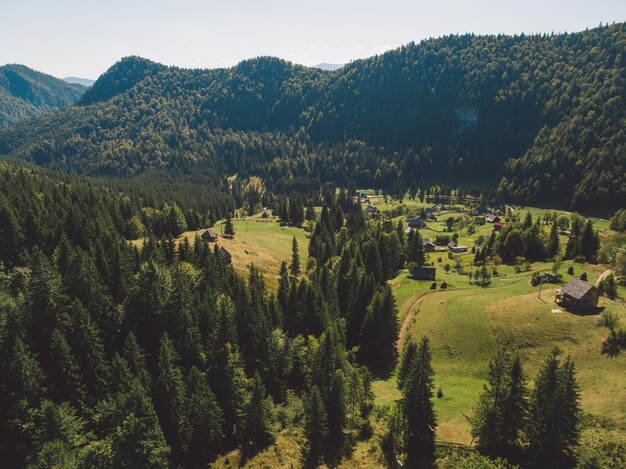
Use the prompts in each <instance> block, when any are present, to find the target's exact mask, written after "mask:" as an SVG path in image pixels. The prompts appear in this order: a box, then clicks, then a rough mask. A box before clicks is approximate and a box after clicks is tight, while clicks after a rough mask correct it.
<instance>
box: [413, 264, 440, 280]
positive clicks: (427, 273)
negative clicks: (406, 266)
mask: <svg viewBox="0 0 626 469" xmlns="http://www.w3.org/2000/svg"><path fill="white" fill-rule="evenodd" d="M436 271H437V270H436V269H435V268H434V267H413V272H411V273H412V275H413V278H414V279H415V280H435V274H436Z"/></svg>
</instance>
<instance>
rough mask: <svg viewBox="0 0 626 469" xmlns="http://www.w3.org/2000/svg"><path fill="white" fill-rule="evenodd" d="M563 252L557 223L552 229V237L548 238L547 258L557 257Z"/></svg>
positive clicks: (553, 224)
mask: <svg viewBox="0 0 626 469" xmlns="http://www.w3.org/2000/svg"><path fill="white" fill-rule="evenodd" d="M560 250H561V242H560V240H559V231H558V229H557V226H556V222H554V223H552V227H551V228H550V237H549V238H548V245H547V246H546V256H547V257H549V258H552V257H554V256H557V255H558V254H559V253H560Z"/></svg>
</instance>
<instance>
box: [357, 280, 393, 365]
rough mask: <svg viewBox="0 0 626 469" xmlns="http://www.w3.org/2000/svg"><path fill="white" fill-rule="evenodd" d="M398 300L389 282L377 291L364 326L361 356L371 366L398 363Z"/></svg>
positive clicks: (362, 327)
mask: <svg viewBox="0 0 626 469" xmlns="http://www.w3.org/2000/svg"><path fill="white" fill-rule="evenodd" d="M397 317H398V311H397V308H396V300H395V298H394V296H393V293H392V292H391V289H390V288H389V286H388V285H387V284H384V285H383V286H382V287H380V288H379V290H378V291H377V292H376V293H375V294H374V297H373V298H372V301H371V303H370V305H369V306H368V307H367V313H366V314H365V318H364V319H363V325H362V326H361V334H360V337H359V345H360V347H361V349H360V353H359V356H360V358H361V360H362V362H363V363H365V364H367V365H368V366H369V367H370V368H372V369H374V370H377V371H382V370H384V369H387V368H389V367H392V366H393V365H394V364H395V360H396V355H397V349H396V343H397V341H398V318H397Z"/></svg>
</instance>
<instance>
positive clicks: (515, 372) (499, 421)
mask: <svg viewBox="0 0 626 469" xmlns="http://www.w3.org/2000/svg"><path fill="white" fill-rule="evenodd" d="M524 409H525V402H524V383H523V376H522V369H521V362H520V361H519V357H516V358H515V359H514V360H512V359H511V357H510V356H509V355H508V354H507V353H506V352H505V351H504V350H500V351H499V352H498V353H497V354H496V356H495V357H494V358H493V359H492V360H491V362H490V363H489V372H488V376H487V384H486V385H485V386H484V388H483V391H482V393H481V395H480V397H479V400H478V402H477V404H476V407H475V409H474V414H473V416H472V417H471V418H470V423H471V426H472V437H474V438H477V439H478V443H477V445H476V448H477V449H478V451H479V452H480V453H482V454H484V455H486V456H490V457H511V456H514V455H515V453H516V451H517V450H518V449H519V448H518V447H517V445H518V436H519V434H520V432H521V431H522V429H523V424H524Z"/></svg>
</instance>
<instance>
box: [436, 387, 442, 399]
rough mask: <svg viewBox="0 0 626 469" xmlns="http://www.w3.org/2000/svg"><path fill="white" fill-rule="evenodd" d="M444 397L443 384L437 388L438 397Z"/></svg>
mask: <svg viewBox="0 0 626 469" xmlns="http://www.w3.org/2000/svg"><path fill="white" fill-rule="evenodd" d="M442 397H443V390H442V389H441V386H439V387H438V388H437V398H438V399H441V398H442Z"/></svg>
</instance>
